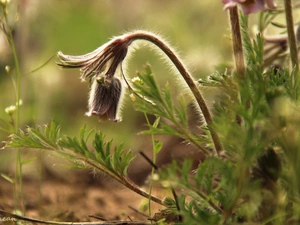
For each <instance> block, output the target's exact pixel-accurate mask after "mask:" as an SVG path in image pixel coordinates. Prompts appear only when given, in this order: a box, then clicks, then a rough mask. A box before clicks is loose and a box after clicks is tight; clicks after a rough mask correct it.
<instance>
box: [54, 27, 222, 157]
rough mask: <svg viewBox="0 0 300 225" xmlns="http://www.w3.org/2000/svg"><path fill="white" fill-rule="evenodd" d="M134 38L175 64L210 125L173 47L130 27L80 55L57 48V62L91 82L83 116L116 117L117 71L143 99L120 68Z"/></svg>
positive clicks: (218, 147) (219, 147) (218, 149)
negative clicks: (160, 52)
mask: <svg viewBox="0 0 300 225" xmlns="http://www.w3.org/2000/svg"><path fill="white" fill-rule="evenodd" d="M137 40H138V41H146V42H150V43H152V44H153V45H154V46H156V47H157V48H159V49H160V50H161V51H162V52H163V53H164V54H165V55H166V56H167V57H168V58H169V59H170V61H171V63H172V64H173V65H174V66H175V67H176V69H177V70H178V72H179V73H180V75H181V76H182V77H183V79H184V80H185V82H186V84H187V85H188V86H189V88H190V90H191V92H192V94H193V96H194V98H195V100H196V102H197V104H198V106H199V108H200V110H201V112H202V114H203V118H204V119H205V122H206V123H207V125H208V127H210V126H211V125H212V123H213V120H212V117H211V114H210V111H209V109H208V107H207V105H206V102H205V100H204V98H203V96H202V94H201V92H200V90H199V89H198V87H197V84H196V82H195V80H194V79H193V77H192V76H191V74H190V73H189V72H188V70H187V69H186V67H185V65H184V64H183V63H182V61H181V60H180V59H179V57H178V56H177V55H176V53H175V52H174V50H172V49H171V48H170V47H169V46H168V45H167V44H166V42H165V41H164V40H162V39H161V38H160V37H158V36H157V35H155V34H153V33H151V32H147V31H134V32H131V33H127V34H124V35H122V36H118V37H115V38H113V39H112V40H111V41H109V42H108V43H106V44H104V45H102V46H101V47H99V48H98V49H96V50H95V51H93V52H91V53H88V54H85V55H81V56H71V55H65V54H63V53H62V52H58V57H59V58H60V60H61V62H59V63H58V65H60V66H62V67H66V68H80V71H81V78H82V79H83V80H85V79H86V78H89V79H90V81H91V83H92V88H91V91H90V99H89V104H88V105H89V106H88V108H89V111H88V112H87V116H91V115H97V116H99V117H100V118H102V119H103V118H107V119H109V120H112V121H119V120H120V118H119V117H118V115H119V113H118V111H119V109H120V106H119V105H120V103H121V101H122V83H121V81H120V80H119V79H118V78H117V77H115V76H116V75H117V73H118V72H119V75H121V78H124V81H125V83H126V85H127V86H128V89H129V90H130V91H132V93H134V94H135V95H137V96H138V97H141V98H143V99H144V100H145V98H144V97H143V96H140V95H139V94H138V93H136V92H135V91H134V90H133V89H132V88H131V87H130V84H129V82H127V80H126V77H125V76H124V74H123V68H122V64H123V61H124V60H125V58H126V56H127V54H128V48H129V46H130V45H131V44H132V42H134V41H137ZM210 134H211V137H212V139H213V143H214V146H215V151H216V153H217V154H219V153H220V152H221V151H222V144H221V142H220V140H219V137H218V135H217V133H216V132H215V131H214V130H213V129H210Z"/></svg>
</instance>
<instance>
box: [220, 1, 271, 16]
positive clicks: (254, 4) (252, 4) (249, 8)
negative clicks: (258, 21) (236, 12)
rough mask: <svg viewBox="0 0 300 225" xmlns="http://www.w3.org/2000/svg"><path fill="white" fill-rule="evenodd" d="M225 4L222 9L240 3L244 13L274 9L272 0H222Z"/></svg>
mask: <svg viewBox="0 0 300 225" xmlns="http://www.w3.org/2000/svg"><path fill="white" fill-rule="evenodd" d="M222 3H224V4H225V6H224V8H223V9H224V10H227V9H229V8H232V7H235V6H236V5H237V4H240V5H241V7H242V10H243V12H244V14H250V13H256V12H258V11H261V10H266V9H275V8H276V4H275V3H274V0H222Z"/></svg>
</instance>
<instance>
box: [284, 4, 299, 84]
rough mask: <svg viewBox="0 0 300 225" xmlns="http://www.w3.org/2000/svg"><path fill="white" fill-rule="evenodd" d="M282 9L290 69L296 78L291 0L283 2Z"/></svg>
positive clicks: (296, 65) (296, 63) (297, 63)
mask: <svg viewBox="0 0 300 225" xmlns="http://www.w3.org/2000/svg"><path fill="white" fill-rule="evenodd" d="M284 9H285V18H286V26H287V33H288V40H289V47H290V54H291V63H292V68H293V69H294V70H295V73H294V76H297V74H298V72H299V60H298V50H297V42H296V35H295V29H294V19H293V6H292V1H291V0H284ZM293 81H295V77H293Z"/></svg>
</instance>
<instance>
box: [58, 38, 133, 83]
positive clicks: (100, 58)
mask: <svg viewBox="0 0 300 225" xmlns="http://www.w3.org/2000/svg"><path fill="white" fill-rule="evenodd" d="M130 43H131V40H130V39H129V38H126V36H124V37H123V36H120V37H116V38H114V39H112V40H111V41H109V42H108V43H106V44H104V45H102V46H101V47H99V48H97V49H96V50H94V51H92V52H90V53H87V54H85V55H79V56H73V55H65V54H63V53H62V52H58V57H59V58H60V60H61V62H60V63H58V65H59V66H62V67H66V68H80V71H81V79H82V80H85V79H86V78H93V77H94V76H97V75H98V74H100V73H104V74H105V76H107V77H113V76H114V75H115V73H116V70H117V68H118V67H119V66H121V67H122V62H123V60H124V59H125V57H126V55H127V52H128V46H129V45H130ZM121 70H122V68H121Z"/></svg>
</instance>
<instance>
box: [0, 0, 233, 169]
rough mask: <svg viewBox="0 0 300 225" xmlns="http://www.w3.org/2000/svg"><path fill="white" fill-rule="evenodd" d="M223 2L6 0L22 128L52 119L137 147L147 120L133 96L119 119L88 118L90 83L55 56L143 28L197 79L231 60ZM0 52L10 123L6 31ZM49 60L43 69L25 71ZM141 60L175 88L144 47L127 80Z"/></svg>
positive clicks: (66, 129) (73, 131)
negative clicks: (18, 78)
mask: <svg viewBox="0 0 300 225" xmlns="http://www.w3.org/2000/svg"><path fill="white" fill-rule="evenodd" d="M222 7H223V4H222V3H221V2H220V1H210V0H206V1H203V0H190V1H183V0H164V1H161V0H140V1H138V0H88V1H87V0H85V1H84V0H21V1H16V0H11V1H10V4H9V7H8V17H9V19H10V22H11V25H12V26H13V25H14V23H15V21H14V20H15V18H16V9H18V15H17V22H16V23H15V25H14V37H15V43H16V48H17V53H18V57H19V61H20V67H21V73H22V79H21V99H22V101H23V104H22V106H21V114H20V122H21V123H20V128H22V129H24V128H25V127H26V126H27V125H29V126H36V125H44V124H47V123H48V122H50V121H51V120H54V121H56V122H57V123H58V124H60V125H61V126H62V133H64V134H68V135H71V136H74V135H78V134H79V128H80V127H82V126H83V125H84V124H86V125H87V127H88V128H94V127H95V128H97V129H99V130H101V131H103V132H104V133H105V134H106V135H107V137H108V138H113V139H114V140H115V141H116V142H118V143H120V142H124V143H125V146H126V147H128V148H131V149H134V148H135V146H138V145H140V141H143V139H140V138H139V137H138V136H137V135H136V134H137V132H138V131H141V130H143V129H144V128H145V122H144V116H143V114H141V113H137V112H135V111H134V104H133V102H132V100H131V99H130V97H129V96H128V95H126V97H125V104H124V107H123V116H122V117H123V121H122V122H121V123H113V122H105V123H98V119H97V118H96V117H92V118H88V117H85V116H84V114H85V112H86V111H87V99H88V91H89V89H88V83H87V82H81V81H80V79H79V76H80V73H79V71H78V70H76V69H75V70H62V69H61V68H59V67H58V66H57V65H56V63H55V62H56V61H57V60H58V59H57V58H56V53H57V52H58V51H62V52H63V53H65V54H70V55H77V54H85V53H87V52H90V51H92V50H94V49H96V48H97V47H99V46H101V45H102V44H104V43H105V42H106V41H108V40H109V39H110V38H111V37H113V36H116V35H120V34H122V33H124V32H127V31H132V30H136V29H146V30H149V31H153V32H155V33H158V34H160V35H161V36H163V37H164V38H165V39H167V40H168V41H169V42H170V43H171V44H172V46H173V47H174V48H175V49H177V50H178V52H179V54H180V55H181V57H182V58H183V60H184V61H185V62H186V64H187V66H188V68H189V69H190V71H192V72H193V75H194V77H195V78H200V77H206V76H208V75H210V74H211V73H213V71H214V68H215V66H217V65H218V64H219V63H221V62H224V61H225V62H230V61H231V48H230V43H231V42H230V39H229V38H228V34H229V30H228V24H227V13H226V12H224V11H222ZM0 54H1V57H0V89H1V95H0V118H1V119H2V120H5V121H9V119H10V117H9V116H8V115H7V114H6V113H5V108H6V107H8V106H10V105H14V104H15V102H16V95H15V90H14V85H13V82H12V80H15V78H16V77H15V73H14V71H13V69H14V63H13V57H12V53H11V51H10V49H9V48H8V46H7V43H6V42H5V37H4V35H3V33H1V34H0ZM53 56H54V57H53ZM51 57H53V58H52V59H51V61H49V62H48V63H47V64H46V65H45V66H43V67H42V68H41V69H39V70H37V71H36V72H34V73H30V71H32V70H34V69H36V68H38V67H39V66H41V65H43V64H44V63H46V62H47V60H49V59H50V58H51ZM146 63H149V64H150V65H151V66H152V70H153V72H154V74H155V75H156V77H157V79H158V80H159V81H160V82H161V83H164V82H166V81H168V82H169V83H171V90H173V91H174V92H175V93H177V94H178V93H180V86H178V85H176V82H173V81H174V80H175V79H174V74H172V73H171V72H170V67H169V66H167V65H166V64H164V63H163V62H162V60H161V59H160V58H159V57H158V56H157V54H155V53H154V52H153V51H152V50H151V49H146V48H141V49H140V50H138V51H136V52H135V53H134V55H133V57H132V58H131V60H130V62H129V68H128V73H127V74H126V75H127V77H130V78H133V77H134V76H135V74H136V71H143V67H144V65H145V64H146ZM6 65H9V66H10V67H11V68H12V71H11V73H10V74H7V73H6V72H5V66H6ZM13 116H15V115H13ZM7 139H8V134H7V133H5V132H3V131H0V140H1V141H5V140H7ZM2 146H3V144H2V145H1V147H2ZM0 154H2V157H1V159H0V161H2V162H1V163H2V166H3V167H4V168H5V167H7V168H8V167H14V165H12V164H11V163H10V160H8V158H11V159H13V158H14V155H13V154H10V153H9V152H7V151H5V152H3V151H2V152H1V153H0ZM4 155H5V156H6V157H4ZM7 157H8V158H7Z"/></svg>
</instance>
